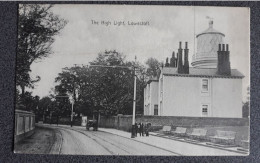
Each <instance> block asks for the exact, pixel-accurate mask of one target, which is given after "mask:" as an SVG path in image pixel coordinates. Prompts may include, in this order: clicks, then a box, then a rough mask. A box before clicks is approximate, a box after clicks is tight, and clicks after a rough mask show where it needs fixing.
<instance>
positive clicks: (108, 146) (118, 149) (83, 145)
mask: <svg viewBox="0 0 260 163" xmlns="http://www.w3.org/2000/svg"><path fill="white" fill-rule="evenodd" d="M51 127H52V128H54V129H55V130H56V132H59V133H60V135H61V137H62V140H61V141H59V142H62V143H61V146H60V148H59V153H60V154H77V155H179V154H178V153H173V152H171V151H168V150H165V149H161V148H157V147H154V146H151V145H148V144H144V143H141V142H137V141H135V140H131V139H128V138H124V137H121V136H116V135H113V134H110V133H106V132H102V131H86V130H83V129H76V128H70V127H64V126H62V127H55V126H51ZM145 138H146V137H144V139H145ZM147 139H149V137H147Z"/></svg>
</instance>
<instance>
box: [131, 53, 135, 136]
mask: <svg viewBox="0 0 260 163" xmlns="http://www.w3.org/2000/svg"><path fill="white" fill-rule="evenodd" d="M135 62H136V56H135ZM135 108H136V72H135V65H134V99H133V119H132V135H131V138H134V137H135V132H136V131H135Z"/></svg>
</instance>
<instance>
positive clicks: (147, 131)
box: [145, 124, 149, 136]
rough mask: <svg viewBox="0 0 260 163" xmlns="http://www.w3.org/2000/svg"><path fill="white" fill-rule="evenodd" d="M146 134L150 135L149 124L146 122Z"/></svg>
mask: <svg viewBox="0 0 260 163" xmlns="http://www.w3.org/2000/svg"><path fill="white" fill-rule="evenodd" d="M145 135H146V136H149V126H148V124H145Z"/></svg>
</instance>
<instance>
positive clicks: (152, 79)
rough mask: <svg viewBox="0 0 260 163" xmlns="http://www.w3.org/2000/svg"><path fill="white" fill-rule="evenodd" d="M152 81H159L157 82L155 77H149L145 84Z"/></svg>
mask: <svg viewBox="0 0 260 163" xmlns="http://www.w3.org/2000/svg"><path fill="white" fill-rule="evenodd" d="M153 81H155V82H158V81H159V80H158V78H157V77H151V78H150V79H149V80H148V81H147V84H150V83H151V82H153Z"/></svg>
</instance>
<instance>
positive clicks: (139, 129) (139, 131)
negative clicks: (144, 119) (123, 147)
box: [137, 123, 141, 136]
mask: <svg viewBox="0 0 260 163" xmlns="http://www.w3.org/2000/svg"><path fill="white" fill-rule="evenodd" d="M137 127H138V133H139V134H140V136H141V123H138V125H137Z"/></svg>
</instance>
